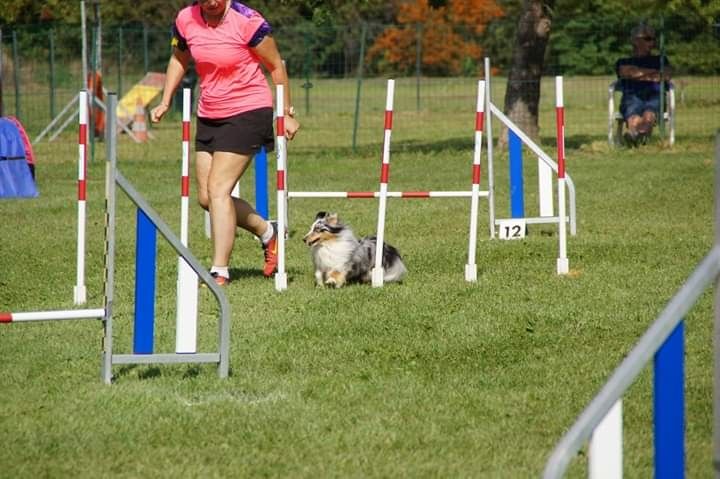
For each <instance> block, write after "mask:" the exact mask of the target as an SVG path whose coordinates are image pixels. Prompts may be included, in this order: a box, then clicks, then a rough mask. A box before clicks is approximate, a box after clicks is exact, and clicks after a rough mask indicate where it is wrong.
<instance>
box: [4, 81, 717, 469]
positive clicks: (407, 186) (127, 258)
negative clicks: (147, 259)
mask: <svg viewBox="0 0 720 479" xmlns="http://www.w3.org/2000/svg"><path fill="white" fill-rule="evenodd" d="M408 84H409V83H408ZM605 84H606V82H605V80H604V79H603V80H598V85H605ZM344 88H345V89H346V91H347V92H350V98H349V99H348V98H347V97H346V96H343V101H346V102H347V104H348V106H347V107H342V106H338V104H337V103H333V102H332V101H330V100H329V99H328V100H326V101H327V105H328V108H326V110H327V111H324V112H320V111H315V110H313V111H311V113H310V114H308V115H305V114H301V116H300V120H301V121H302V122H303V130H302V131H301V133H300V134H299V136H298V138H297V139H296V140H295V141H294V142H293V143H292V144H291V145H290V152H289V160H288V161H289V171H288V173H289V185H290V188H291V189H293V190H365V189H374V188H376V185H377V180H378V177H379V163H380V152H381V145H380V141H381V139H382V109H383V107H384V93H383V88H384V84H383V82H380V81H379V82H377V85H376V86H375V87H374V88H372V89H371V88H370V87H367V88H368V89H367V90H365V92H366V93H367V96H366V97H364V102H363V116H362V121H363V122H366V123H363V125H364V126H363V129H362V130H361V137H360V139H361V141H360V142H359V148H358V149H357V151H356V152H354V153H353V152H352V150H351V148H349V141H348V140H349V138H351V134H352V108H353V104H354V103H353V102H354V97H353V96H352V93H353V92H354V88H355V85H354V84H352V83H350V82H348V83H346V84H344ZM474 88H475V84H474V81H472V80H468V81H462V80H457V91H460V92H461V93H454V91H455V90H454V89H453V88H449V87H448V88H446V89H445V91H447V92H449V93H448V94H449V96H452V98H453V99H451V98H448V100H447V101H446V102H444V103H443V102H442V101H440V100H437V101H436V105H435V106H432V105H431V106H427V108H424V109H421V111H419V112H417V111H415V110H414V109H413V108H411V106H413V107H414V103H412V102H413V101H414V96H413V95H414V90H412V89H410V88H409V87H408V89H406V90H402V91H407V92H409V93H407V95H406V96H400V97H399V98H398V103H397V104H398V105H408V106H407V108H405V109H404V111H403V109H402V108H399V109H398V111H397V114H396V118H395V124H394V128H395V130H394V132H393V144H392V151H393V156H392V160H391V164H392V175H391V183H390V189H391V190H441V189H447V190H455V189H466V188H468V187H469V182H470V164H471V161H472V127H473V125H474V123H473V115H474V114H473V108H474V103H473V94H474V93H473V90H474ZM498 90H499V88H498ZM543 91H545V92H546V96H545V97H544V100H543V113H542V114H543V122H544V123H543V124H545V123H547V126H546V127H545V128H544V129H543V130H542V134H543V144H544V146H545V147H547V151H548V152H549V153H550V154H551V156H553V155H554V148H553V145H554V139H553V131H554V129H553V128H552V127H551V125H552V124H553V123H549V122H550V121H553V120H552V118H551V113H550V112H551V109H552V106H553V102H552V96H551V95H549V94H548V92H550V91H551V90H549V89H545V90H543ZM494 95H495V96H494V97H495V98H496V99H499V98H502V97H501V96H500V93H499V92H498V91H496V92H495V93H494ZM456 97H457V98H456ZM602 98H603V97H602V94H600V95H599V96H598V98H596V99H595V100H593V101H596V102H597V103H598V104H600V105H602V101H604V100H602ZM581 100H582V97H581V96H578V97H577V98H574V97H572V96H570V97H566V105H567V109H568V117H569V118H572V115H576V114H579V113H578V112H579V111H580V110H582V109H583V108H584V106H583V102H582V101H581ZM453 102H454V103H453ZM496 102H497V103H500V102H499V100H496ZM441 105H444V106H443V107H441ZM599 108H601V109H600V111H599V113H598V115H597V116H592V117H590V116H588V118H592V121H590V120H588V121H576V122H573V123H570V122H568V127H567V132H568V133H567V134H568V139H567V142H568V152H567V157H568V172H569V174H570V175H571V176H572V178H573V180H574V182H575V186H576V188H577V194H578V198H577V201H578V235H577V236H576V237H569V240H568V257H569V261H570V268H571V274H570V275H569V276H566V277H558V276H557V275H556V274H555V261H556V258H557V254H558V249H557V248H558V245H557V235H556V232H555V231H554V230H553V229H552V228H549V227H547V228H546V227H539V226H534V227H531V228H530V234H529V236H528V237H527V238H526V239H525V240H522V241H515V242H507V241H500V240H490V239H489V237H488V235H487V228H486V227H485V225H486V224H487V214H488V213H487V201H485V200H481V208H480V226H481V228H480V232H481V235H480V238H479V244H478V264H479V278H478V279H479V280H478V282H477V284H468V283H466V282H465V281H464V278H463V270H464V265H465V262H466V259H467V230H468V219H469V200H463V199H437V200H431V201H427V200H396V199H391V200H389V207H388V213H387V215H388V216H387V218H388V221H387V225H386V239H387V241H388V242H390V243H392V244H394V245H395V246H397V247H398V248H399V249H400V251H401V252H402V254H403V256H404V258H405V262H406V264H407V266H408V269H409V274H408V276H407V278H406V280H405V281H404V283H402V284H390V285H387V286H386V287H384V288H382V289H373V288H371V287H369V286H350V287H347V288H345V289H341V290H321V289H318V288H316V287H315V286H314V278H313V272H312V267H311V263H310V259H309V255H308V252H307V250H306V247H305V246H304V245H303V243H302V241H301V237H302V235H303V234H304V233H305V230H306V229H307V227H308V226H309V224H310V222H311V221H312V219H313V218H314V216H315V213H316V212H317V211H318V210H331V211H337V212H339V214H340V216H341V217H342V218H344V219H345V220H346V221H347V222H349V223H350V224H351V225H352V226H353V228H354V229H355V231H356V233H357V234H358V235H361V234H368V233H371V232H373V231H374V229H375V227H376V222H377V202H376V201H373V200H358V201H347V200H315V199H313V200H309V199H294V200H292V201H291V203H290V212H289V213H290V223H291V235H290V238H289V240H288V242H287V247H288V257H287V267H288V272H289V288H288V290H287V291H286V292H283V293H277V292H276V291H275V289H274V287H273V282H272V281H269V280H266V279H264V278H263V277H262V275H261V272H260V267H261V261H262V253H261V250H260V247H259V246H258V243H257V242H256V241H255V240H254V239H253V238H251V237H249V235H247V234H245V233H242V234H240V235H239V236H238V238H237V241H236V245H235V249H234V255H233V259H232V276H233V278H234V279H235V281H234V282H233V283H232V284H231V285H230V286H229V287H228V288H227V290H226V292H227V294H228V297H229V299H230V302H231V305H232V308H233V318H232V338H231V377H230V378H229V379H227V380H220V379H218V377H217V374H216V371H215V369H214V367H212V366H199V367H195V366H157V367H155V366H152V367H151V366H138V367H119V366H118V367H115V369H114V373H115V382H114V384H113V385H112V386H106V385H104V384H103V383H102V382H101V380H100V377H99V374H100V362H101V361H100V360H101V358H100V352H101V340H102V328H101V324H100V323H99V322H96V321H76V322H70V321H67V322H55V323H34V324H12V325H3V326H2V327H0V403H2V405H3V407H2V408H1V409H0V441H1V442H2V444H3V453H2V455H1V456H0V458H1V459H0V465H1V469H0V470H1V471H2V473H0V476H3V477H12V478H21V477H28V478H29V477H38V476H41V477H66V476H77V477H307V478H310V477H483V478H484V477H491V478H496V477H497V478H518V477H537V476H539V475H540V473H541V471H542V468H543V467H544V464H545V461H546V460H547V457H548V455H549V454H550V452H551V450H552V448H553V447H554V445H555V444H556V442H557V441H558V440H559V438H560V437H561V436H562V434H563V433H564V431H565V430H566V429H567V428H568V427H569V426H570V425H571V424H572V422H573V421H574V420H575V418H576V417H577V415H578V414H579V413H580V412H581V410H582V409H583V408H584V407H585V405H586V404H587V403H588V402H589V401H590V400H591V399H592V397H593V396H594V395H595V393H596V392H597V391H598V390H599V388H600V387H601V386H602V384H603V383H604V381H605V380H606V379H607V377H608V376H609V374H610V373H611V372H612V371H613V369H614V368H615V367H616V366H617V365H618V364H619V362H620V361H621V360H622V359H623V358H624V356H625V355H626V354H627V353H628V351H629V350H630V348H631V347H632V346H633V344H634V343H635V342H636V341H637V340H638V338H639V337H640V336H641V335H642V333H643V332H644V331H645V329H646V328H647V327H648V325H649V324H650V323H651V322H652V321H653V319H654V318H655V317H656V316H657V315H658V313H659V312H660V311H661V310H662V308H663V307H664V305H665V304H666V303H667V301H668V300H669V299H670V298H671V297H672V295H673V294H674V293H675V292H676V291H677V290H678V288H679V287H680V286H681V285H682V284H683V281H684V280H685V278H686V277H687V276H688V275H689V274H690V272H691V271H692V270H693V268H694V266H695V265H696V264H697V263H698V262H699V261H700V259H701V258H702V257H703V256H704V255H705V254H706V253H707V251H708V250H709V248H710V247H711V245H712V243H713V241H714V240H713V228H714V226H713V196H714V195H713V178H714V166H715V159H714V157H713V155H714V145H713V143H712V139H711V133H708V130H709V129H710V127H709V126H708V125H707V124H708V123H709V124H712V122H713V121H715V122H716V118H717V116H715V117H713V116H712V115H711V116H709V117H708V118H707V122H706V124H703V125H702V127H697V128H695V127H692V128H691V127H688V126H687V125H686V128H685V129H684V130H682V129H680V127H679V133H678V143H677V145H676V146H675V147H674V148H672V149H669V148H667V147H665V146H663V145H662V144H661V143H659V142H653V143H652V144H650V145H648V146H646V147H644V148H642V149H636V150H625V149H617V150H615V149H610V148H609V147H607V145H606V142H605V130H604V128H605V119H604V116H603V115H604V114H605V113H604V110H602V106H600V107H599ZM703 111H706V110H703ZM301 112H302V109H301ZM713 118H714V119H713ZM694 124H695V123H693V124H692V125H694ZM715 126H717V125H715ZM495 129H496V130H495V131H496V132H497V129H498V125H497V124H496V125H495ZM329 132H330V133H329ZM154 133H155V134H156V136H157V139H156V140H155V141H152V142H151V143H149V144H147V145H139V146H138V145H134V144H132V143H130V142H129V141H128V140H127V138H125V137H123V138H121V141H120V148H119V157H120V158H119V168H120V170H121V171H122V172H123V174H125V176H127V177H128V178H129V179H130V180H131V181H132V182H133V183H134V184H135V186H136V187H137V189H138V190H139V191H140V192H142V193H143V194H144V195H145V196H146V198H147V199H148V200H149V201H150V203H151V204H152V205H153V207H155V208H156V209H157V210H158V211H159V212H160V213H161V215H162V216H163V217H164V218H165V220H166V222H167V223H168V224H169V225H170V226H171V227H172V228H174V229H175V231H179V206H180V200H179V186H180V182H179V175H180V143H179V141H180V131H179V123H178V122H177V118H176V119H175V121H172V119H169V121H167V122H165V123H163V124H161V125H160V126H158V127H156V128H154ZM75 139H76V133H73V132H71V131H68V133H67V134H66V135H64V136H63V137H62V139H61V143H59V144H57V145H49V144H47V143H45V144H43V145H40V146H38V147H37V148H36V154H37V156H38V186H39V189H40V192H41V196H40V198H38V199H35V200H2V201H0V217H2V221H0V238H2V247H1V249H0V251H1V254H0V310H11V311H33V310H45V309H66V308H71V307H73V305H72V290H73V284H74V279H75V246H74V241H75V235H76V232H75V221H76V214H77V213H76V206H75V203H74V198H75V192H76V181H75V177H76V175H77V167H76V166H75V163H74V162H75V161H76V155H77V153H76V148H75V147H74V146H73V141H75ZM95 148H96V151H95V153H96V155H95V160H94V161H93V162H92V163H91V164H90V167H89V173H88V176H89V178H90V180H89V193H88V194H89V200H88V211H89V224H88V237H89V241H88V265H87V283H88V289H89V292H88V294H89V301H88V306H89V307H98V306H101V304H102V294H103V285H102V280H101V278H102V275H103V224H104V211H103V208H104V200H103V195H104V168H105V165H104V144H103V143H97V144H96V147H95ZM496 153H497V158H496V163H495V175H496V178H495V184H496V188H497V192H496V193H497V195H498V198H497V205H496V206H497V211H498V215H499V216H502V215H505V214H507V213H508V211H509V206H508V192H507V189H508V188H507V184H508V178H507V167H506V157H505V156H504V154H503V153H502V152H496ZM527 158H528V159H527V160H526V163H525V168H526V173H527V175H526V176H527V183H526V190H527V191H526V193H527V197H526V207H527V209H528V211H527V212H528V215H533V216H534V215H536V214H537V212H536V211H534V207H533V205H534V204H535V203H536V197H537V193H536V192H535V187H534V185H535V184H536V181H535V175H536V169H537V168H536V167H535V165H534V161H531V158H530V155H527ZM269 160H270V163H271V171H272V170H273V169H274V156H273V155H270V159H269ZM485 171H486V166H485V157H484V156H483V175H485ZM270 176H271V178H272V177H274V175H273V174H271V175H270ZM251 177H252V175H248V176H247V177H246V178H244V179H243V182H242V189H243V192H244V194H246V195H247V196H250V197H252V195H253V186H252V178H251ZM273 183H274V182H273ZM482 183H483V185H486V184H487V179H486V178H485V177H483V180H482ZM193 190H194V186H193ZM118 196H119V198H120V200H119V203H118V226H117V232H118V239H117V249H118V250H117V261H118V263H117V270H116V272H117V274H116V278H115V281H116V297H115V308H116V309H115V327H116V331H115V336H114V339H115V348H116V350H117V352H129V351H130V349H131V344H132V317H133V307H134V305H133V288H134V242H135V239H134V235H135V228H134V221H135V212H134V208H133V206H132V205H131V203H130V201H129V200H127V199H126V198H125V197H124V196H123V195H122V193H120V192H119V193H118ZM271 203H272V204H273V206H274V195H271ZM202 219H203V218H202V213H201V211H200V210H199V208H198V207H196V206H195V205H193V208H192V217H191V227H192V231H191V238H190V245H191V249H192V250H193V252H194V253H195V254H196V256H197V257H198V258H200V260H201V261H202V262H204V263H205V264H207V263H208V261H209V259H210V254H211V246H210V243H209V241H207V240H206V239H205V238H204V233H203V222H202ZM158 249H159V253H158V263H159V265H158V275H157V279H158V294H157V296H158V297H157V304H156V315H157V336H156V346H157V350H158V351H160V352H170V351H172V349H173V341H174V336H175V331H174V326H173V323H174V316H175V311H174V309H175V282H176V264H177V263H176V259H175V257H174V255H173V253H172V251H171V248H170V247H169V246H168V245H166V244H164V243H163V242H162V241H160V242H159V248H158ZM711 296H712V295H711V292H710V291H708V292H706V293H705V294H704V295H703V296H702V298H701V301H700V302H699V303H698V305H697V306H696V307H695V309H694V310H693V312H692V313H691V314H690V315H689V316H688V317H687V325H686V333H687V336H686V347H687V351H686V361H687V363H686V376H687V380H686V393H687V394H686V400H687V437H686V447H687V449H686V450H687V465H688V466H687V467H688V477H693V478H700V477H711V476H712V472H711V471H712V426H711V424H712V341H711V338H712V322H713V318H712V298H711ZM200 299H201V301H200V309H201V311H200V315H199V320H200V338H199V341H200V344H201V349H203V350H213V349H214V348H215V347H216V346H215V341H216V316H217V307H216V305H215V303H214V299H213V297H212V295H211V294H210V293H209V292H208V291H207V289H201V291H200ZM651 388H652V372H651V370H650V369H647V370H646V372H645V373H644V374H643V375H642V376H641V377H640V378H639V379H638V380H637V381H636V383H635V384H634V385H633V387H632V388H631V389H630V390H629V392H628V394H627V395H626V397H625V401H624V425H625V436H624V442H625V474H626V476H627V477H649V476H651V475H652V461H653V458H652V456H653V452H652V391H651ZM585 476H586V454H585V452H583V453H581V455H580V456H579V457H578V458H577V460H576V461H574V463H573V465H572V467H571V469H570V473H569V477H585Z"/></svg>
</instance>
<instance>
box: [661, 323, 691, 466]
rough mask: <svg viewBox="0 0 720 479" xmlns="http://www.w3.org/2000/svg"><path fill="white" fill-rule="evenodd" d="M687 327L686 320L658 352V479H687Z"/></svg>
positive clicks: (676, 328) (677, 327) (679, 324)
mask: <svg viewBox="0 0 720 479" xmlns="http://www.w3.org/2000/svg"><path fill="white" fill-rule="evenodd" d="M684 324H685V322H684V321H681V322H680V323H678V325H677V326H676V327H675V329H674V330H673V332H672V333H671V334H670V336H668V338H667V339H666V340H665V343H663V345H662V347H661V348H660V349H659V350H658V352H657V353H655V367H654V381H653V383H654V394H653V424H654V428H653V429H654V432H655V479H682V478H683V477H685V397H684V384H685V346H684V339H685V326H684Z"/></svg>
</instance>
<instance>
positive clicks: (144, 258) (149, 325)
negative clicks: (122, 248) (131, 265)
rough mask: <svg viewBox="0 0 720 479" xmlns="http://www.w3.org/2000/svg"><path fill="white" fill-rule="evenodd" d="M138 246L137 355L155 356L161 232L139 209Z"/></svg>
mask: <svg viewBox="0 0 720 479" xmlns="http://www.w3.org/2000/svg"><path fill="white" fill-rule="evenodd" d="M135 237H136V243H135V329H134V332H133V351H134V352H135V354H152V352H153V339H154V331H155V263H156V251H157V231H156V230H155V225H154V224H153V223H152V221H150V218H148V216H147V215H146V214H145V212H144V211H143V210H141V209H140V208H138V209H137V230H136V236H135Z"/></svg>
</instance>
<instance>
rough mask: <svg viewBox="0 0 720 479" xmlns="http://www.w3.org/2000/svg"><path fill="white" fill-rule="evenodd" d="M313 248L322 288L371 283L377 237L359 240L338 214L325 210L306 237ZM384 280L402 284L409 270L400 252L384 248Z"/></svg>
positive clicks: (319, 214)
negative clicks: (353, 283)
mask: <svg viewBox="0 0 720 479" xmlns="http://www.w3.org/2000/svg"><path fill="white" fill-rule="evenodd" d="M303 241H305V244H306V245H308V246H309V247H310V256H311V257H312V261H313V265H314V266H315V282H316V283H317V285H318V286H321V287H324V286H326V285H327V286H334V287H335V288H341V287H343V286H344V285H345V283H351V282H359V283H369V282H370V281H371V279H372V269H373V267H374V266H375V248H376V247H377V238H376V237H375V236H365V237H364V238H361V239H359V240H358V239H357V238H356V237H355V234H354V233H353V232H352V230H351V229H350V227H349V226H347V225H345V224H343V223H341V222H340V220H339V219H338V215H337V214H336V213H326V212H325V211H321V212H319V213H318V214H317V216H316V217H315V221H314V222H313V224H312V226H310V231H308V233H307V234H306V235H305V237H304V238H303ZM382 267H383V281H385V282H392V281H401V280H402V278H403V276H404V275H405V273H406V272H407V269H405V265H404V264H403V261H402V258H401V257H400V253H399V252H398V250H397V249H395V248H394V247H392V246H390V245H389V244H387V243H385V244H384V245H383V258H382Z"/></svg>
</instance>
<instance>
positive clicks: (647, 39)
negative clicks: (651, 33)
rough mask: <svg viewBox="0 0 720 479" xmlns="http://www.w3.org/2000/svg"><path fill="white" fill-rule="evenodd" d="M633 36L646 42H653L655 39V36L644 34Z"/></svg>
mask: <svg viewBox="0 0 720 479" xmlns="http://www.w3.org/2000/svg"><path fill="white" fill-rule="evenodd" d="M635 38H637V39H638V40H644V41H646V42H654V41H655V37H648V36H644V37H635Z"/></svg>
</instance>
